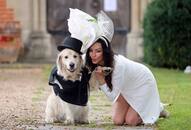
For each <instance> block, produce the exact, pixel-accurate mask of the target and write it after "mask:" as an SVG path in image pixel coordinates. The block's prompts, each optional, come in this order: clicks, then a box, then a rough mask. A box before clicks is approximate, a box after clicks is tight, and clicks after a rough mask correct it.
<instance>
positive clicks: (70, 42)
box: [57, 36, 82, 54]
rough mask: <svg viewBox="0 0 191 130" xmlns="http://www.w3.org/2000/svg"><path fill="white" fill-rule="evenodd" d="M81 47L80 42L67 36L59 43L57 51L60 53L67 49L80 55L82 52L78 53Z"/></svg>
mask: <svg viewBox="0 0 191 130" xmlns="http://www.w3.org/2000/svg"><path fill="white" fill-rule="evenodd" d="M81 47H82V42H81V41H80V40H78V39H76V38H72V37H70V36H67V37H66V38H65V39H64V41H63V42H61V44H60V45H58V47H57V49H58V51H62V50H63V49H65V48H69V49H72V50H74V51H76V52H78V53H79V54H82V52H81V51H80V50H81Z"/></svg>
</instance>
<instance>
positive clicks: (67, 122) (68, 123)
mask: <svg viewBox="0 0 191 130" xmlns="http://www.w3.org/2000/svg"><path fill="white" fill-rule="evenodd" d="M64 124H65V125H73V124H74V121H73V120H70V119H66V120H65V121H64Z"/></svg>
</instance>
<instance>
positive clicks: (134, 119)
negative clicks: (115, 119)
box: [125, 115, 142, 126]
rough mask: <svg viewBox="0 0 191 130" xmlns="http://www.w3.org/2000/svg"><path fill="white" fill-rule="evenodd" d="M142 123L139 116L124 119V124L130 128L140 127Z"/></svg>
mask: <svg viewBox="0 0 191 130" xmlns="http://www.w3.org/2000/svg"><path fill="white" fill-rule="evenodd" d="M141 122H142V119H141V118H140V116H128V115H127V116H126V117H125V123H126V124H127V125H131V126H137V125H140V124H141Z"/></svg>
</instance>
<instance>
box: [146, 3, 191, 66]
mask: <svg viewBox="0 0 191 130" xmlns="http://www.w3.org/2000/svg"><path fill="white" fill-rule="evenodd" d="M143 28H144V34H143V37H144V61H145V62H146V63H148V64H150V65H153V66H156V67H167V68H179V69H184V68H185V67H186V66H187V65H191V0H153V1H152V2H151V3H150V4H149V5H148V8H147V10H146V13H145V17H144V21H143Z"/></svg>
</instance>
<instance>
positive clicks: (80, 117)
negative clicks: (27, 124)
mask: <svg viewBox="0 0 191 130" xmlns="http://www.w3.org/2000/svg"><path fill="white" fill-rule="evenodd" d="M56 63H57V65H56V67H57V74H58V75H59V76H62V77H64V80H65V81H69V82H75V81H80V80H82V79H81V78H82V74H81V70H82V67H83V60H82V57H81V55H80V54H79V53H77V52H75V51H73V50H72V49H68V48H66V49H63V50H62V51H61V52H60V53H59V54H58V57H57V62H56ZM54 82H55V83H57V82H58V81H57V80H54ZM58 84H59V83H58ZM51 87H52V86H51ZM59 87H60V88H59V90H64V89H63V88H62V85H60V86H59ZM68 87H70V86H68ZM52 88H53V87H52ZM74 91H76V90H74ZM74 93H75V92H74ZM66 94H67V93H66ZM68 95H73V94H68ZM61 97H62V95H61V94H60V95H59V94H56V93H55V90H54V89H52V92H51V94H50V95H49V97H48V99H47V106H46V110H45V114H46V115H45V121H46V123H53V122H63V123H64V124H75V123H89V120H88V113H89V103H88V102H87V104H86V105H76V104H72V103H68V102H66V101H64V100H62V98H61ZM79 97H81V96H79ZM75 100H78V99H75ZM77 102H78V101H77Z"/></svg>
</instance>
